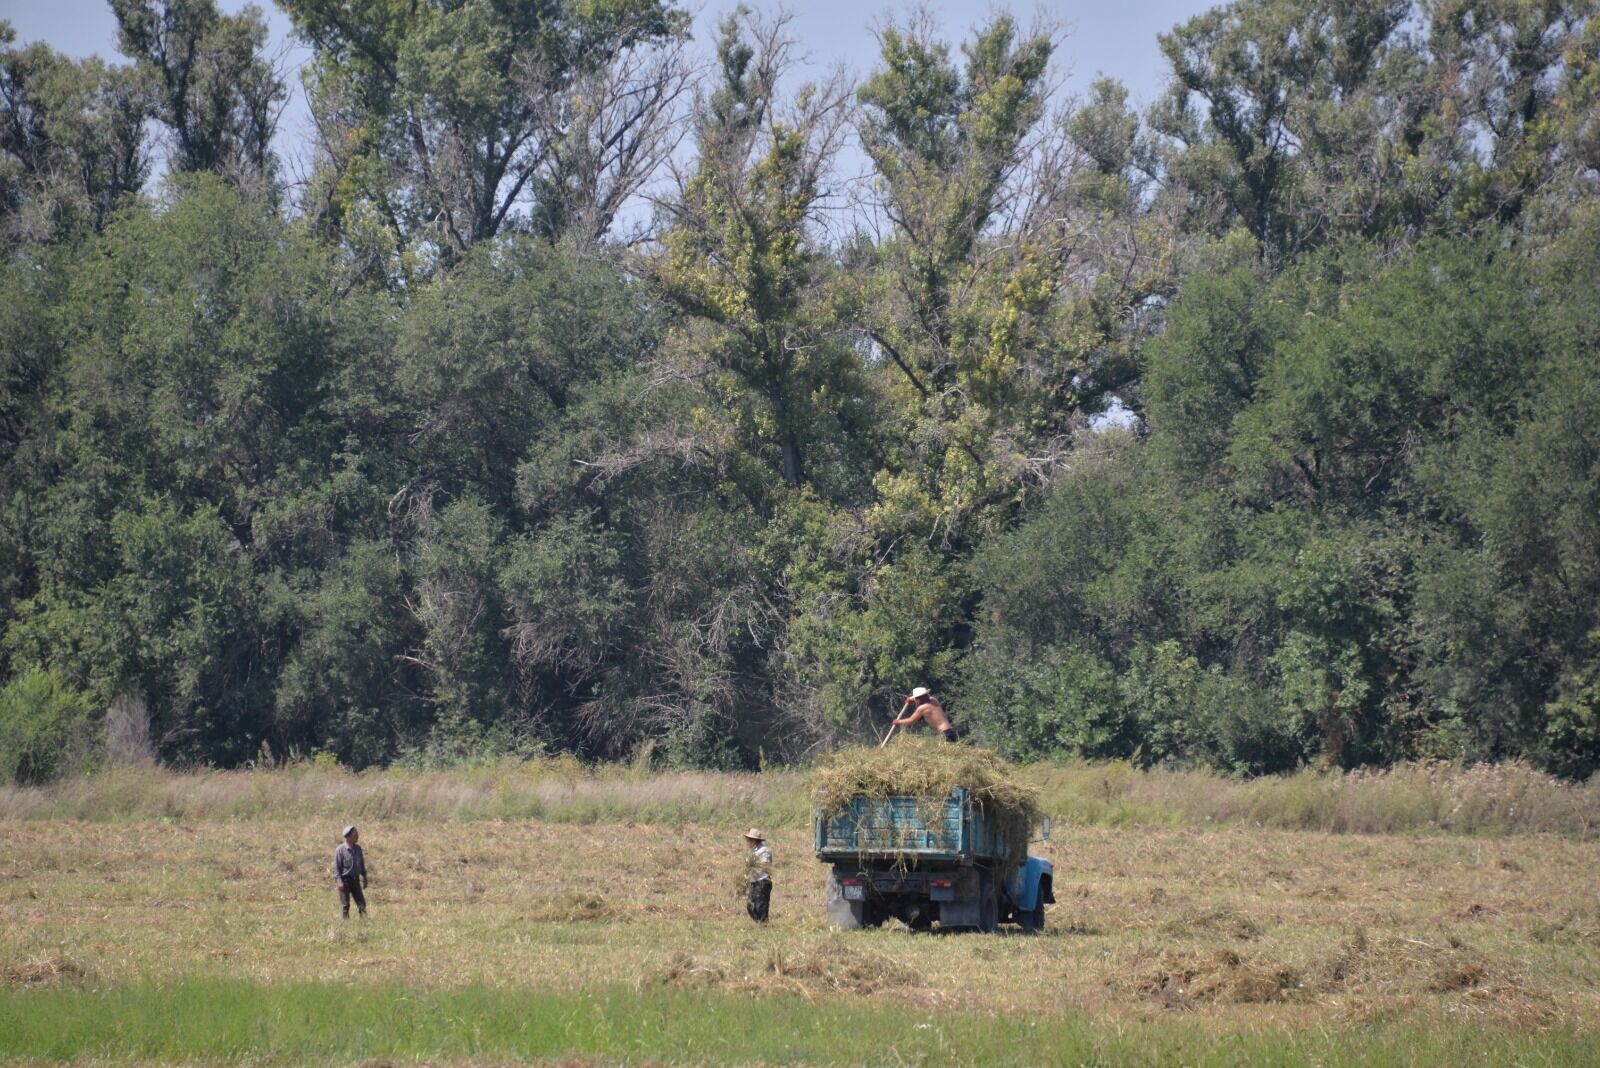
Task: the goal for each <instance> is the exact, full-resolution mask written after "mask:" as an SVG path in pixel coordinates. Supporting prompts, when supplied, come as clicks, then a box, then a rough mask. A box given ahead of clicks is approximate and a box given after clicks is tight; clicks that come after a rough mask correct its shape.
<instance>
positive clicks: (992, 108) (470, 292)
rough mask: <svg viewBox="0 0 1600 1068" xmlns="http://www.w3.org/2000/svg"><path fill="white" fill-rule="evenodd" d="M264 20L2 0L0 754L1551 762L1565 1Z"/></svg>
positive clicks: (1565, 652)
mask: <svg viewBox="0 0 1600 1068" xmlns="http://www.w3.org/2000/svg"><path fill="white" fill-rule="evenodd" d="M281 4H282V7H283V9H284V10H285V11H286V12H287V14H288V15H289V17H290V18H291V19H292V21H293V23H294V27H295V31H296V33H297V34H298V36H299V37H300V38H301V39H302V40H304V41H305V42H306V43H307V44H308V45H309V47H310V51H311V57H312V58H311V60H310V62H309V64H308V65H307V67H306V68H305V70H304V71H303V72H302V74H301V77H302V78H303V80H304V84H305V88H306V93H307V97H308V100H309V102H310V107H311V115H312V119H313V123H312V125H313V128H314V135H313V143H312V144H311V145H310V146H309V148H308V152H309V159H310V160H311V163H310V165H309V167H308V168H307V173H306V174H304V175H299V176H293V177H291V176H290V175H288V174H287V173H286V168H285V167H284V165H283V164H282V162H281V161H280V160H279V159H278V158H277V157H276V156H275V155H274V151H273V138H274V134H275V128H276V123H277V118H278V116H279V114H280V112H281V108H282V104H283V101H284V100H285V99H286V97H287V93H288V86H287V83H286V75H285V73H284V72H283V71H281V70H279V69H277V68H276V67H275V65H274V64H273V62H272V61H271V59H270V57H268V56H267V55H266V54H265V52H264V49H265V43H266V30H265V25H264V22H263V20H262V17H261V13H260V12H259V10H257V9H254V8H246V9H245V10H244V11H242V12H241V13H239V14H237V15H229V14H225V13H222V12H220V11H219V10H218V9H217V8H216V6H215V4H214V0H111V6H112V8H113V11H114V13H115V15H116V18H117V22H118V26H119V38H118V39H119V48H120V50H121V52H122V54H123V56H124V61H122V62H106V61H103V60H101V59H98V58H91V59H87V60H81V61H80V60H73V59H70V58H68V57H65V56H63V55H61V54H59V53H57V52H55V51H53V50H52V49H51V48H49V47H48V46H47V45H44V44H32V45H28V46H20V45H18V44H17V43H16V39H15V34H14V33H13V32H12V31H11V29H10V28H9V27H6V26H4V24H0V231H3V232H4V234H5V245H4V248H5V255H4V261H3V263H0V337H3V338H4V339H5V341H4V343H3V345H0V359H3V376H0V561H3V566H0V628H3V638H0V680H3V681H4V688H3V690H0V752H3V755H0V770H3V771H4V772H5V773H6V775H7V776H9V777H11V778H14V779H17V780H19V781H39V780H42V779H46V778H49V777H50V776H52V775H54V774H58V773H60V772H62V771H64V770H68V769H69V768H70V767H72V766H76V765H79V764H82V763H84V762H92V761H94V760H96V759H105V758H106V756H107V754H108V753H115V752H134V753H142V754H145V755H150V756H156V757H159V758H160V759H162V760H166V761H170V762H174V763H179V764H217V765H237V764H241V763H244V762H247V761H251V760H258V759H268V758H274V759H275V758H281V757H283V756H285V755H291V754H296V753H298V754H303V755H309V754H312V753H330V754H333V755H334V756H336V757H337V758H338V759H339V760H340V761H342V762H344V763H347V764H349V765H352V766H356V767H362V766H367V765H372V764H378V763H384V762H389V761H393V760H397V759H404V760H419V761H449V760H459V759H466V758H471V757H474V756H484V755H488V756H494V755H499V754H516V753H529V752H535V751H569V752H575V753H578V754H580V755H582V756H585V757H588V758H618V757H625V756H629V755H638V754H640V753H653V754H654V758H655V759H658V760H661V761H666V762H671V763H676V764H683V765H697V766H708V767H748V766H755V765H757V764H759V763H761V762H764V761H791V760H797V759H804V758H805V757H806V756H807V755H808V754H810V753H813V752H816V751H818V750H820V749H824V748H827V747H830V746H833V745H836V744H839V743H841V742H843V741H846V740H850V739H858V738H863V737H866V736H868V735H869V734H872V733H874V732H875V731H878V730H881V728H882V727H883V725H884V723H885V721H886V717H887V714H888V712H889V711H890V710H891V707H892V705H893V703H894V701H895V699H896V694H897V693H899V692H903V691H905V690H908V689H910V688H911V687H912V686H914V685H927V686H930V687H932V688H933V689H934V690H935V691H937V692H939V693H941V694H943V695H945V697H946V698H947V706H948V707H949V708H950V710H951V712H952V714H953V716H954V717H955V719H956V721H957V724H958V725H959V726H961V727H962V728H963V729H964V730H967V731H969V732H970V733H972V734H975V735H976V736H977V737H978V738H979V739H981V740H982V741H984V742H987V743H989V744H992V745H994V746H996V747H998V748H999V749H1001V750H1002V751H1004V752H1006V753H1008V754H1010V755H1013V756H1018V757H1049V756H1053V755H1057V754H1078V755H1086V756H1091V757H1122V758H1130V759H1133V760H1135V761H1138V762H1144V763H1149V762H1162V761H1170V762H1178V763H1199V764H1206V765H1210V766H1213V767H1217V768H1222V769H1227V770H1231V771H1237V772H1241V773H1262V772H1271V771H1277V770H1282V769H1287V768H1292V767H1295V766H1299V765H1302V764H1306V763H1312V762H1319V761H1320V762H1324V763H1327V764H1329V765H1332V766H1338V767H1352V766H1358V765H1363V764H1382V763H1386V762H1392V761H1397V760H1407V759H1433V758H1438V759H1451V760H1479V759H1496V758H1509V757H1518V758H1523V759H1527V760H1529V761H1531V762H1533V763H1535V764H1536V765H1538V766H1540V767H1544V768H1548V769H1550V770H1553V771H1555V772H1557V773H1560V774H1563V775H1568V776H1575V777H1581V776H1586V775H1588V774H1589V773H1590V772H1592V771H1593V770H1594V769H1595V768H1596V766H1597V764H1600V284H1597V281H1596V280H1597V279H1600V212H1597V209H1596V204H1597V199H1596V191H1597V179H1600V19H1596V18H1595V4H1594V2H1593V0H1236V2H1234V3H1231V4H1227V5H1224V6H1219V7H1217V8H1215V9H1213V10H1211V11H1208V12H1206V13H1205V14H1202V15H1200V16H1198V17H1196V18H1194V19H1191V20H1189V21H1187V22H1185V23H1183V24H1181V25H1178V26H1176V27H1173V28H1172V29H1170V30H1169V31H1167V32H1165V33H1162V34H1161V35H1160V44H1161V49H1162V52H1163V54H1164V57H1165V61H1166V63H1167V65H1168V67H1169V71H1170V79H1169V83H1168V88H1167V90H1166V92H1165V93H1164V95H1162V96H1161V98H1160V99H1159V100H1157V101H1156V102H1155V103H1154V104H1153V105H1152V106H1150V107H1149V108H1147V109H1144V110H1143V111H1140V110H1138V109H1136V108H1134V107H1133V106H1131V104H1130V102H1129V94H1128V92H1127V91H1126V89H1125V88H1124V87H1123V86H1121V85H1120V84H1118V83H1117V82H1115V81H1113V80H1109V79H1100V80H1096V81H1093V82H1091V83H1089V84H1087V85H1082V84H1080V83H1077V82H1073V81H1068V80H1066V79H1064V78H1063V77H1062V76H1061V75H1060V69H1061V66H1062V60H1063V58H1064V55H1065V53H1066V51H1068V50H1069V49H1068V48H1067V45H1069V43H1070V40H1069V39H1064V38H1063V36H1062V34H1061V32H1060V30H1059V28H1058V27H1055V26H1052V25H1050V24H1048V23H1044V22H1036V23H1031V24H1030V23H1026V22H1024V21H1021V20H1018V19H1016V18H1014V17H1013V16H1011V15H1008V14H1003V13H1002V14H998V15H995V16H993V17H991V18H990V19H988V20H987V21H986V22H984V23H983V24H981V25H979V26H978V27H976V28H974V29H973V30H972V31H971V32H970V33H968V34H967V35H965V36H964V37H959V38H957V39H949V38H947V36H946V34H945V31H944V29H943V28H942V27H940V26H939V25H938V24H937V23H936V22H935V21H934V20H933V19H932V18H931V17H930V16H928V15H927V14H925V13H921V12H916V11H911V12H908V13H905V14H903V15H902V16H900V17H899V18H897V19H896V20H895V21H893V22H891V23H889V24H887V25H885V26H884V27H882V28H881V29H880V30H879V31H878V43H879V46H880V49H879V57H878V59H877V62H876V64H875V66H874V68H873V69H872V70H871V71H870V72H868V73H867V74H866V76H865V77H864V78H862V79H861V80H859V81H855V82H852V81H850V80H848V79H847V78H846V77H844V76H843V75H842V74H823V75H822V76H818V74H817V71H816V69H815V68H811V67H806V66H804V65H802V64H801V63H800V62H799V61H798V57H797V55H796V53H795V51H794V45H793V41H792V39H791V38H790V37H789V36H788V34H787V30H786V23H785V20H784V19H783V18H782V17H781V16H770V15H764V14H758V13H754V12H752V11H750V10H748V9H745V8H738V9H735V10H734V11H732V12H731V13H729V14H727V15H726V16H725V17H724V18H723V19H721V21H720V22H719V23H718V24H717V25H716V27H715V30H714V32H713V33H712V34H711V35H710V38H711V39H709V40H705V41H696V40H694V39H692V37H691V34H690V29H691V23H690V19H689V17H688V15H687V14H686V13H685V12H684V11H683V10H682V9H680V8H678V7H676V6H675V5H674V4H673V3H671V2H670V0H608V2H606V3H603V4H591V3H583V4H579V3H571V2H567V0H548V2H540V3H529V4H498V3H491V2H489V0H450V2H437V0H429V2H425V3H419V4H413V5H402V6H396V5H393V4H390V3H387V2H385V0H281ZM858 170H859V171H862V172H864V173H856V171H858Z"/></svg>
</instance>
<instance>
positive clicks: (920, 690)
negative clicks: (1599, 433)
mask: <svg viewBox="0 0 1600 1068" xmlns="http://www.w3.org/2000/svg"><path fill="white" fill-rule="evenodd" d="M911 696H912V697H926V696H928V688H927V687H926V686H918V687H917V688H916V689H915V690H912V691H911Z"/></svg>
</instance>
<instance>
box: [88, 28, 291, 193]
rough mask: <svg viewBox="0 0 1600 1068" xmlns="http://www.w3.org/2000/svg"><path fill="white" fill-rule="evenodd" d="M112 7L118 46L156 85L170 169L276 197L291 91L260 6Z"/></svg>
mask: <svg viewBox="0 0 1600 1068" xmlns="http://www.w3.org/2000/svg"><path fill="white" fill-rule="evenodd" d="M111 10H112V12H113V13H115V15H116V17H117V41H118V46H119V47H120V48H121V49H122V52H123V54H124V55H126V56H128V57H129V58H130V59H132V60H133V61H134V63H135V64H136V65H137V66H138V68H139V69H140V70H141V71H144V72H146V75H147V77H148V78H149V80H150V81H151V82H152V83H153V84H154V86H155V96H156V103H157V114H158V116H159V117H160V119H161V121H162V123H163V124H164V125H166V127H167V128H168V129H169V130H171V131H172V137H173V149H172V156H171V159H170V161H169V166H170V167H171V169H172V170H174V171H179V172H184V171H211V172H213V173H215V174H219V175H222V176H223V177H224V178H226V179H227V180H228V181H229V183H231V184H232V185H233V186H234V187H235V188H236V189H239V190H241V191H243V192H245V193H246V194H247V195H250V196H254V197H271V196H273V195H275V189H274V180H275V169H276V162H275V160H274V157H273V153H272V136H273V133H274V132H275V131H276V130H277V125H278V112H279V108H280V106H281V105H282V103H283V100H284V98H285V96H286V89H285V86H284V83H283V79H282V78H281V77H280V76H279V74H278V72H277V71H276V70H274V69H273V67H272V64H271V63H270V62H268V61H267V59H266V58H265V57H264V56H263V55H262V54H261V52H262V49H263V48H264V47H265V45H266V42H267V24H266V22H265V20H263V19H262V17H261V9H260V8H257V7H255V6H254V5H247V6H246V7H245V9H244V10H243V11H242V12H240V13H239V14H237V15H224V14H222V12H220V11H219V10H217V6H216V3H215V0H111Z"/></svg>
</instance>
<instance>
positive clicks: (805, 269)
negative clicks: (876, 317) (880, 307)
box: [651, 9, 851, 488]
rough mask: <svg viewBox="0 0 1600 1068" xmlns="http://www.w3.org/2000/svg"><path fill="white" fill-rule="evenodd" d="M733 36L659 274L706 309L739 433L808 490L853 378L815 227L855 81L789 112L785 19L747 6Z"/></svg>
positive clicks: (672, 289)
mask: <svg viewBox="0 0 1600 1068" xmlns="http://www.w3.org/2000/svg"><path fill="white" fill-rule="evenodd" d="M721 32H722V36H721V39H720V40H719V42H718V44H717V60H718V66H719V69H720V74H721V81H720V83H719V84H718V86H717V88H716V90H715V91H714V92H712V93H711V95H710V96H709V97H708V98H706V99H705V100H704V101H703V102H702V103H701V104H700V106H699V107H698V108H697V110H698V111H699V113H700V115H701V119H700V123H699V127H698V132H697V139H696V148H697V150H698V153H699V164H698V166H697V168H696V169H695V171H694V172H693V173H692V174H690V175H687V176H683V177H682V178H680V181H679V190H678V194H677V196H676V197H674V198H673V199H672V201H671V202H670V203H668V204H667V205H666V209H665V214H666V218H667V219H668V221H669V229H668V230H667V232H666V233H665V235H664V236H663V239H662V246H663V248H662V252H663V254H662V256H661V257H660V258H659V259H658V260H657V261H656V262H655V263H654V264H652V267H651V277H652V278H653V279H654V280H655V282H656V283H657V284H658V285H659V286H660V287H661V289H662V290H663V292H664V293H665V294H666V296H667V297H668V298H669V299H671V300H673V301H674V302H675V303H677V304H678V305H679V306H680V307H682V308H683V309H684V310H685V311H687V312H689V313H690V314H691V315H692V316H693V317H694V318H693V319H692V320H691V322H690V324H688V325H687V326H686V327H685V330H684V332H683V333H682V335H681V336H682V339H683V342H684V343H685V344H686V345H692V346H693V349H694V350H695V353H694V356H695V358H696V359H700V360H705V361H706V362H707V363H709V364H710V365H711V366H713V367H715V368H716V369H717V370H718V371H719V372H720V373H721V376H723V377H725V378H726V380H727V381H726V384H725V385H724V384H721V383H719V382H717V381H716V380H714V379H713V380H712V382H711V383H710V384H711V386H712V390H713V392H714V393H715V394H718V395H719V399H720V400H721V401H722V403H723V404H724V405H725V406H726V407H727V408H728V409H730V411H731V414H732V418H733V419H734V421H735V423H736V425H737V426H738V429H739V432H740V433H741V434H742V435H746V436H748V437H750V438H754V439H756V441H759V440H760V439H763V438H764V439H766V441H768V442H771V444H772V446H773V447H774V451H775V452H776V454H777V461H778V462H777V466H778V468H779V470H780V472H781V474H782V478H783V481H784V482H785V483H786V484H787V485H788V486H789V487H790V488H798V487H800V486H801V485H803V484H805V483H806V482H807V481H808V476H807V470H806V463H805V442H807V441H809V440H811V439H813V438H816V437H818V436H821V435H822V434H823V433H825V431H823V430H822V428H821V426H819V424H820V423H822V422H823V421H825V420H827V419H828V417H829V415H830V413H829V411H828V408H829V406H830V403H834V404H836V403H837V401H831V399H830V397H829V395H828V393H829V391H830V389H831V390H838V389H840V387H842V386H845V385H846V383H847V382H848V380H849V375H850V363H851V359H850V357H851V353H850V352H849V350H848V349H847V348H845V347H844V346H843V345H841V344H840V342H839V338H838V337H837V336H834V337H830V336H829V335H828V331H827V324H826V321H825V320H824V321H822V322H819V321H818V320H819V318H820V317H819V316H818V315H817V314H816V313H815V311H814V310H813V308H811V307H808V304H811V303H814V302H815V301H816V298H817V288H818V285H817V284H818V281H819V279H820V278H821V276H822V275H823V274H824V266H823V262H822V257H821V256H820V255H819V254H818V253H817V251H816V250H815V249H814V248H812V247H811V243H810V239H809V237H810V235H809V234H808V232H807V231H808V227H810V226H812V225H814V224H815V221H816V220H815V215H816V212H817V210H818V205H819V201H820V198H821V197H822V196H823V195H824V192H825V189H824V186H823V182H824V180H825V177H826V170H827V167H828V165H829V163H830V162H831V160H832V158H833V155H834V153H835V151H836V150H837V149H838V147H839V142H840V137H841V133H842V130H843V121H842V120H843V110H842V109H843V104H844V99H845V90H844V87H843V86H842V85H841V84H839V83H838V82H837V81H835V82H834V83H832V84H829V85H823V86H806V87H803V88H802V89H801V90H800V91H799V92H798V93H797V94H796V97H795V104H794V107H793V109H792V111H790V112H789V113H787V114H786V113H785V109H783V108H782V106H781V101H780V100H779V99H778V97H777V87H778V81H779V79H780V78H781V77H782V76H783V74H784V72H785V70H786V68H787V67H788V66H789V59H788V55H789V51H790V47H791V45H790V43H789V42H788V40H787V39H785V38H784V36H783V22H782V20H775V21H772V22H761V21H758V20H756V19H754V18H753V17H752V16H751V15H750V14H749V12H748V11H746V10H744V9H741V10H740V11H739V12H737V13H735V14H734V15H731V16H729V17H728V18H727V19H725V20H724V21H723V23H722V29H721ZM752 444H753V445H754V447H755V448H757V449H760V448H761V446H760V445H756V444H755V443H754V442H752Z"/></svg>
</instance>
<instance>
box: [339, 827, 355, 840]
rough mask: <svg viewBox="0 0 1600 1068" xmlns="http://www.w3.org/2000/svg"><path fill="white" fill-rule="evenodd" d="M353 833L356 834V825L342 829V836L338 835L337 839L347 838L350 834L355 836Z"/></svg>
mask: <svg viewBox="0 0 1600 1068" xmlns="http://www.w3.org/2000/svg"><path fill="white" fill-rule="evenodd" d="M355 833H356V825H355V824H353V823H352V824H351V825H350V826H348V827H346V828H345V829H344V834H342V835H340V836H339V837H341V838H349V837H350V836H351V835H352V834H355Z"/></svg>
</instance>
